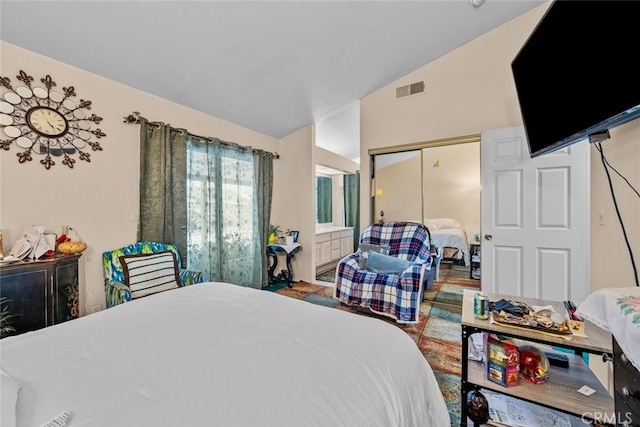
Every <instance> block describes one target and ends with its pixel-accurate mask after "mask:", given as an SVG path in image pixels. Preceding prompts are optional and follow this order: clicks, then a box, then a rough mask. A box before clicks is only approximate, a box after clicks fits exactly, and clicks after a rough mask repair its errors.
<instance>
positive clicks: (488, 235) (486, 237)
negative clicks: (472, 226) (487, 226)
mask: <svg viewBox="0 0 640 427" xmlns="http://www.w3.org/2000/svg"><path fill="white" fill-rule="evenodd" d="M484 238H485V239H486V240H491V239H493V236H492V235H491V234H485V235H484Z"/></svg>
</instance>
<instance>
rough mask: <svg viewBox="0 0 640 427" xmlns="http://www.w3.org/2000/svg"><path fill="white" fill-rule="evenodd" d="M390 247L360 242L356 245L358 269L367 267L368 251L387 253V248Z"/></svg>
mask: <svg viewBox="0 0 640 427" xmlns="http://www.w3.org/2000/svg"><path fill="white" fill-rule="evenodd" d="M390 249H391V248H390V247H389V246H385V245H369V244H367V243H360V245H358V252H356V253H357V254H358V257H359V258H358V259H359V261H358V265H359V266H360V270H365V269H366V268H367V258H368V257H369V252H377V253H379V254H384V255H389V250H390Z"/></svg>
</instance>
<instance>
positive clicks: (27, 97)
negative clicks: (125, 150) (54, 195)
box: [0, 70, 107, 169]
mask: <svg viewBox="0 0 640 427" xmlns="http://www.w3.org/2000/svg"><path fill="white" fill-rule="evenodd" d="M16 78H17V79H18V81H20V82H22V83H23V84H24V86H22V85H21V86H19V87H16V88H15V89H14V88H13V86H12V85H11V79H10V78H8V77H0V85H2V87H3V88H4V89H3V91H4V93H3V94H2V96H1V97H0V98H1V99H0V130H1V131H2V134H4V135H2V134H0V148H1V149H3V150H7V151H8V150H9V149H10V148H11V146H12V145H13V144H15V145H16V146H17V147H18V149H19V150H22V151H20V152H18V153H17V154H16V155H17V156H18V161H19V162H20V163H24V162H26V161H31V160H32V154H39V155H44V158H43V159H42V160H40V163H41V164H43V165H44V167H45V168H46V169H50V168H51V166H53V165H55V164H56V162H55V161H54V158H55V157H61V158H62V164H63V165H66V166H68V167H70V168H73V166H74V164H75V163H76V160H75V159H74V158H73V157H72V156H74V155H75V154H77V155H78V159H80V160H84V161H85V162H91V152H90V151H89V150H88V147H90V148H91V150H92V151H102V147H101V146H100V143H99V142H97V141H92V138H93V137H95V138H96V139H100V138H103V137H105V136H107V135H106V134H105V133H104V132H102V131H101V130H100V129H99V128H97V129H95V130H94V129H91V126H92V123H95V124H100V122H101V121H102V117H98V116H96V115H95V114H93V113H92V114H91V115H89V114H88V113H87V110H91V101H89V100H84V99H80V100H79V101H77V102H76V101H75V100H74V99H72V98H74V97H75V96H76V92H75V88H74V87H73V86H69V87H63V88H62V93H60V92H58V91H56V90H53V88H55V87H56V86H57V85H56V82H54V81H53V80H52V79H51V76H49V75H47V76H46V77H43V78H41V79H40V82H42V84H43V85H44V87H39V86H38V87H33V86H32V82H33V77H31V76H29V75H27V73H25V72H24V71H22V70H20V74H19V75H17V76H16ZM3 137H6V138H8V139H3Z"/></svg>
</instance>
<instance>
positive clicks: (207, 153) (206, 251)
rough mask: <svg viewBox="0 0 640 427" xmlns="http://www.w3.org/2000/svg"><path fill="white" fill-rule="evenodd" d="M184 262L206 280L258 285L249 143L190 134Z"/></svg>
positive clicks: (257, 231) (258, 252)
mask: <svg viewBox="0 0 640 427" xmlns="http://www.w3.org/2000/svg"><path fill="white" fill-rule="evenodd" d="M187 147H188V150H187V151H188V159H187V162H188V168H187V170H188V175H187V180H188V185H187V210H188V212H189V219H188V226H187V227H188V228H187V234H188V252H189V268H190V269H192V270H199V271H202V272H203V276H204V278H205V280H206V281H221V282H229V283H234V284H236V285H240V286H247V287H253V288H261V287H262V265H263V264H262V252H263V251H262V248H263V247H264V246H262V245H261V242H260V239H256V236H259V235H260V229H259V215H258V203H257V197H256V176H255V172H254V159H253V152H252V150H251V148H247V147H240V146H238V145H237V144H233V143H227V142H224V141H221V140H219V139H217V138H208V139H203V138H195V137H192V136H190V137H189V138H188V140H187Z"/></svg>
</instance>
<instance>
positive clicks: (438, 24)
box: [0, 0, 545, 159]
mask: <svg viewBox="0 0 640 427" xmlns="http://www.w3.org/2000/svg"><path fill="white" fill-rule="evenodd" d="M473 1H474V2H478V3H480V2H482V0H473ZM543 3H545V0H486V2H485V3H484V4H482V5H481V6H480V7H475V6H474V5H473V4H472V3H471V2H470V1H469V0H429V1H419V0H418V1H415V0H414V1H306V0H298V1H202V0H201V1H142V0H140V1H116V0H110V1H56V0H48V1H1V2H0V39H2V40H3V41H5V42H8V43H11V44H14V45H16V46H19V47H22V48H25V49H28V50H31V51H34V52H37V53H39V54H42V55H45V56H47V57H50V58H53V59H56V60H59V61H62V62H64V63H67V64H70V65H73V66H75V67H78V68H80V69H83V70H86V71H89V72H91V73H94V74H98V75H101V76H103V77H106V78H108V79H111V80H114V81H117V82H119V83H122V84H125V85H127V86H130V87H133V88H136V89H139V90H142V91H145V92H148V93H151V94H153V95H156V96H159V97H161V98H165V99H168V100H170V101H173V102H176V103H179V104H182V105H185V106H187V107H190V108H193V109H195V110H198V111H201V112H203V113H206V114H209V115H212V116H215V117H218V118H221V119H224V120H227V121H229V122H232V123H235V124H238V125H240V126H243V127H245V128H248V129H252V130H254V131H257V132H260V133H263V134H266V135H270V136H272V137H274V138H282V137H284V136H286V135H289V134H290V133H292V132H294V131H296V130H298V129H300V128H302V127H304V126H307V125H309V124H310V123H314V122H315V121H317V120H318V119H320V118H322V117H325V116H327V115H328V114H331V112H333V111H335V110H337V109H339V108H341V107H342V106H344V105H347V104H350V103H351V104H352V103H354V102H356V101H357V100H359V99H361V98H362V97H364V96H365V95H367V94H369V93H371V92H373V91H375V90H377V89H379V88H380V87H383V86H385V85H387V84H389V83H391V82H393V81H395V80H397V79H399V78H400V77H402V76H404V75H405V74H407V73H409V72H411V71H413V70H416V69H417V68H420V67H422V66H423V65H425V64H427V63H429V62H431V61H433V60H434V59H437V58H438V57H440V56H442V55H444V54H446V53H447V52H449V51H451V50H454V49H456V48H457V47H459V46H461V45H463V44H465V43H466V42H468V41H470V40H472V39H474V38H476V37H478V36H480V35H482V34H484V33H486V32H488V31H490V30H492V29H494V28H496V27H498V26H500V25H502V24H503V23H505V22H507V21H510V20H512V19H513V18H515V17H517V16H518V15H521V14H523V13H525V12H527V11H529V10H531V9H532V8H534V7H537V6H539V5H541V4H543ZM123 113H126V111H123ZM143 114H144V112H143ZM150 119H156V120H164V119H163V118H152V117H150ZM320 145H322V146H323V148H325V149H327V150H330V151H333V152H335V153H338V154H340V155H342V156H344V157H347V158H350V159H354V158H356V157H358V156H359V153H358V147H352V146H351V147H350V146H344V145H345V144H343V143H341V141H340V138H339V137H337V138H335V139H334V140H333V141H324V142H322V144H320Z"/></svg>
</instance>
